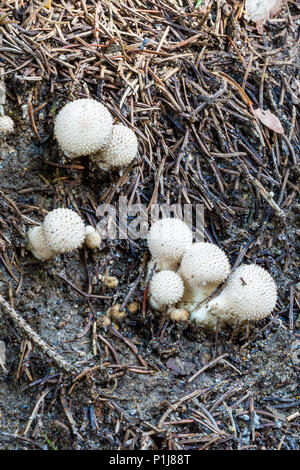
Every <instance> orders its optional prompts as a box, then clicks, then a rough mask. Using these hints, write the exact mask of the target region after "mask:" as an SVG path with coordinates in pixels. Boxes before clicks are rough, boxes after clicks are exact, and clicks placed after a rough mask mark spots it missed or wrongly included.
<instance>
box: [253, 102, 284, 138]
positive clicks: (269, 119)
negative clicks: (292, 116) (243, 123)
mask: <svg viewBox="0 0 300 470" xmlns="http://www.w3.org/2000/svg"><path fill="white" fill-rule="evenodd" d="M253 112H254V116H255V117H256V118H257V119H259V120H260V121H261V122H262V123H263V124H264V125H265V126H267V127H268V128H269V129H271V130H272V131H275V132H277V134H283V132H284V130H283V127H282V125H281V122H280V121H279V119H278V117H276V116H275V115H274V114H272V113H271V111H269V109H266V110H264V109H261V108H257V109H254V111H253Z"/></svg>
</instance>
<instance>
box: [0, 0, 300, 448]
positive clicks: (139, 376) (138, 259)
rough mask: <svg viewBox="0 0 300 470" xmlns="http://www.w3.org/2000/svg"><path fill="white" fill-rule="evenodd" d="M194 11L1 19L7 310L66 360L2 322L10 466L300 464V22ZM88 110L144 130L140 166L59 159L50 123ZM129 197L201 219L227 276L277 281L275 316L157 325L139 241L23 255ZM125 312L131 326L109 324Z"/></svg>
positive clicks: (55, 6) (0, 254)
mask: <svg viewBox="0 0 300 470" xmlns="http://www.w3.org/2000/svg"><path fill="white" fill-rule="evenodd" d="M196 3H198V4H199V5H200V3H201V2H196V0H192V1H191V0H187V1H185V0H183V1H182V2H181V1H180V0H178V1H176V0H172V1H171V0H149V1H143V2H141V1H139V0H121V1H119V0H118V1H117V0H102V1H97V0H95V1H93V0H92V1H86V0H81V1H63V0H61V1H60V2H54V1H52V2H51V1H49V0H48V1H46V2H38V1H35V0H33V1H31V2H25V1H22V0H18V1H15V0H13V1H12V0H8V1H6V2H5V6H2V7H1V8H0V38H1V42H2V45H1V43H0V73H1V76H0V80H3V81H4V83H5V86H6V102H5V104H4V111H5V113H6V114H7V115H9V116H10V117H12V119H13V120H14V122H15V130H14V133H13V134H10V135H8V136H6V137H5V138H2V139H1V141H0V295H2V296H3V298H4V299H5V300H6V301H7V302H8V303H9V304H10V305H11V306H12V307H13V309H14V311H15V312H16V313H17V315H19V317H21V318H22V319H24V320H25V321H26V323H27V324H28V325H30V327H31V328H32V329H33V330H34V331H35V332H36V333H37V334H38V335H39V336H40V337H41V338H42V339H43V340H44V341H45V342H46V343H47V344H48V345H49V347H51V348H52V350H54V351H55V355H54V357H49V355H48V354H47V352H46V351H45V349H41V348H40V347H39V345H38V344H37V343H36V342H35V341H34V338H33V337H32V336H31V335H30V334H29V335H28V334H27V333H26V332H25V331H24V329H23V328H22V322H18V321H15V319H14V318H13V317H12V316H11V315H10V314H9V310H8V308H5V307H4V304H3V305H2V306H1V305H0V449H13V450H17V449H46V450H47V449H49V450H52V449H59V450H61V449H98V450H100V449H114V450H116V449H171V450H172V449H173V450H181V449H184V450H189V449H210V450H216V449H223V450H243V449H254V450H256V449H285V450H295V449H298V450H299V448H300V432H299V431H300V429H299V428H300V413H299V405H300V388H299V372H300V317H299V311H300V310H299V306H300V304H299V293H300V282H299V247H300V244H299V235H300V224H299V221H300V202H299V162H298V157H297V155H299V141H298V140H297V133H298V136H299V123H297V120H296V116H297V106H298V105H299V100H300V98H299V96H300V92H299V83H300V82H299V62H298V63H297V57H298V56H299V49H297V44H298V42H299V33H297V26H299V20H300V15H299V6H298V7H297V2H296V1H287V2H284V5H283V8H282V11H281V13H280V14H279V15H278V16H276V17H275V18H273V19H271V20H270V21H268V22H267V23H266V24H265V25H264V26H263V31H258V30H257V28H256V25H255V23H253V22H251V21H249V20H247V19H246V18H245V14H244V11H243V3H244V2H240V1H227V2H226V1H218V2H210V1H204V2H202V6H200V7H197V6H196ZM297 34H298V36H297ZM85 97H90V98H94V99H98V100H99V101H101V102H102V103H103V104H104V105H105V106H107V108H108V109H109V110H110V112H111V113H112V114H113V116H114V118H115V122H122V123H124V124H126V125H128V126H130V127H131V128H132V129H133V130H134V131H135V133H136V135H137V137H138V140H139V155H138V157H137V159H136V160H135V161H134V162H133V163H132V164H131V165H130V167H129V168H126V169H125V170H122V171H118V170H116V171H111V172H107V173H105V172H101V171H99V170H96V169H95V168H94V167H93V165H92V163H91V162H90V161H89V160H88V158H87V157H83V158H80V159H77V160H68V159H67V158H66V157H65V156H64V155H63V154H62V152H61V151H60V149H59V148H58V145H57V142H56V141H55V140H54V136H53V126H54V118H55V115H56V114H57V112H58V111H59V110H60V109H61V108H62V106H63V105H64V104H65V103H67V102H68V101H71V100H74V99H78V98H85ZM259 108H260V109H264V110H265V111H266V110H269V111H270V112H271V113H272V115H273V117H275V122H276V125H277V128H276V129H277V131H276V132H275V131H274V130H272V124H270V122H269V121H268V122H266V123H264V124H263V123H262V122H261V120H260V119H259V118H258V117H257V114H256V113H255V110H257V109H259ZM277 119H279V121H280V123H281V125H282V130H280V129H279V130H278V122H277ZM270 126H271V128H270ZM120 196H122V197H126V198H127V200H128V206H129V207H131V206H132V205H133V204H136V203H141V204H143V205H145V207H146V208H147V210H148V212H150V209H151V207H152V206H153V205H154V204H166V203H168V204H175V203H180V204H182V205H183V204H192V205H193V206H195V205H196V204H202V205H203V206H204V220H205V239H206V240H207V241H210V242H213V243H216V244H217V245H218V246H220V247H221V248H222V249H224V250H225V252H226V253H227V255H228V256H229V259H230V262H231V265H232V266H233V267H236V266H238V265H239V264H241V263H256V264H259V265H260V266H262V267H264V268H266V269H267V270H268V271H269V272H270V273H271V274H272V276H273V277H274V279H275V281H276V283H277V286H278V302H277V306H276V309H275V310H274V312H273V313H272V315H271V316H269V317H268V318H266V319H265V320H263V321H261V322H260V323H258V324H256V325H253V326H251V328H250V331H245V330H244V329H241V330H238V331H232V330H230V329H224V330H223V329H222V330H221V331H218V332H217V333H215V332H211V331H207V330H205V329H203V328H200V327H196V326H195V325H194V324H192V323H191V322H186V323H174V322H172V321H170V320H167V319H162V315H161V314H158V313H156V312H153V311H152V310H151V309H150V308H149V307H148V306H147V304H145V302H144V298H145V295H144V293H145V286H144V284H143V279H142V276H143V267H144V266H145V262H146V257H147V258H148V259H149V252H148V250H147V245H146V242H145V240H131V239H130V238H127V239H122V238H118V239H116V240H103V242H102V245H101V249H100V251H97V252H92V251H90V250H88V249H86V248H83V249H80V250H77V251H74V252H72V253H68V254H64V255H60V256H57V257H56V258H54V259H52V260H50V261H47V262H40V261H38V260H36V259H35V258H33V256H32V255H31V253H30V252H28V251H27V250H26V237H27V236H26V232H27V231H28V229H29V228H30V227H32V226H34V224H39V223H41V222H42V221H43V219H44V217H45V215H46V214H47V212H48V211H50V210H52V209H54V208H57V207H68V208H71V209H73V210H75V211H77V212H78V213H79V214H80V215H81V216H82V218H83V219H84V220H85V222H86V223H90V224H92V225H96V224H97V223H98V221H99V219H98V218H97V214H96V211H97V207H98V206H99V205H100V204H103V203H106V204H112V205H114V207H117V205H118V201H119V198H120ZM131 221H132V220H131V218H128V224H130V222H131ZM103 275H109V276H114V277H116V278H117V279H118V285H117V286H116V287H114V288H109V287H107V286H105V284H104V283H103V282H102V281H101V279H102V278H101V276H103ZM115 304H119V305H121V310H123V309H124V310H125V312H126V315H125V317H123V318H120V319H116V320H115V321H113V322H112V323H111V324H110V325H107V326H103V317H104V316H105V314H106V313H107V311H108V310H109V308H110V307H112V306H113V305H115ZM60 357H62V358H63V360H64V361H66V363H67V364H71V366H70V367H69V369H68V367H64V364H62V363H61V361H60V360H59V358H60ZM66 369H68V370H66ZM197 372H199V373H198V374H197Z"/></svg>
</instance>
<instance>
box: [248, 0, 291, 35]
mask: <svg viewBox="0 0 300 470" xmlns="http://www.w3.org/2000/svg"><path fill="white" fill-rule="evenodd" d="M283 4H284V0H246V4H245V11H246V13H247V14H248V15H249V17H250V20H251V21H254V23H256V27H257V31H258V32H259V33H261V34H262V32H263V25H264V24H265V23H266V22H267V21H268V20H269V19H270V18H274V16H276V15H278V14H279V13H280V12H281V9H282V6H283Z"/></svg>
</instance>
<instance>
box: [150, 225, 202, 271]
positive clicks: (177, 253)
mask: <svg viewBox="0 0 300 470" xmlns="http://www.w3.org/2000/svg"><path fill="white" fill-rule="evenodd" d="M147 242H148V248H149V250H150V252H151V255H152V260H151V262H150V264H149V265H148V271H149V269H150V267H151V265H153V264H154V263H157V271H161V270H171V271H176V270H177V269H178V267H179V263H180V262H181V259H182V257H183V255H184V253H185V251H186V249H187V248H188V247H189V246H190V245H191V244H192V242H193V234H192V231H191V230H190V228H189V227H188V226H187V225H186V224H185V223H184V222H182V220H180V219H172V218H170V217H165V218H163V219H161V220H157V221H156V222H155V223H154V224H153V225H152V227H151V228H150V230H149V233H148V236H147Z"/></svg>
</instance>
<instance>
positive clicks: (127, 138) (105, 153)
mask: <svg viewBox="0 0 300 470" xmlns="http://www.w3.org/2000/svg"><path fill="white" fill-rule="evenodd" d="M137 149H138V141H137V138H136V135H135V133H134V132H133V131H132V130H131V129H130V128H129V127H126V126H123V124H116V125H115V126H113V128H112V134H111V137H110V139H109V141H108V142H107V143H106V144H105V145H104V146H103V147H102V148H101V149H100V151H99V153H98V154H97V156H95V160H96V159H97V160H100V161H99V165H100V166H101V163H102V162H103V163H104V165H103V167H105V166H107V168H110V167H118V166H125V165H129V164H130V163H131V162H132V160H134V158H135V156H136V154H137ZM101 167H102V166H101Z"/></svg>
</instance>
